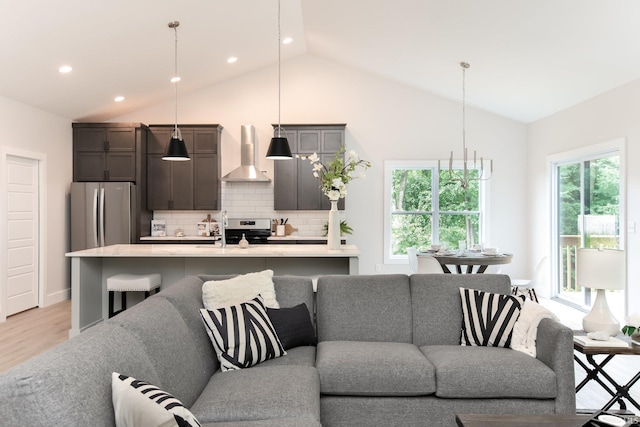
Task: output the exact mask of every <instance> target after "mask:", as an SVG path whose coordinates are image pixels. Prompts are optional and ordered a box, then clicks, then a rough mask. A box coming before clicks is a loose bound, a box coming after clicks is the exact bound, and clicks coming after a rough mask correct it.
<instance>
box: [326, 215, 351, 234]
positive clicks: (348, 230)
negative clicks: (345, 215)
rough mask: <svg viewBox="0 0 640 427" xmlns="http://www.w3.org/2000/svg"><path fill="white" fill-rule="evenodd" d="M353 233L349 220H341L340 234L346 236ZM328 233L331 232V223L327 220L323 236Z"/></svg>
mask: <svg viewBox="0 0 640 427" xmlns="http://www.w3.org/2000/svg"><path fill="white" fill-rule="evenodd" d="M351 233H353V228H351V227H350V226H349V224H347V221H345V220H344V219H343V220H341V221H340V235H341V236H344V235H345V234H351ZM327 234H329V223H328V222H326V223H325V224H324V234H323V236H326V235H327Z"/></svg>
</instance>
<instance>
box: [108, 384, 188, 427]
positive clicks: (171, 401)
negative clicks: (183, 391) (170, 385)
mask: <svg viewBox="0 0 640 427" xmlns="http://www.w3.org/2000/svg"><path fill="white" fill-rule="evenodd" d="M111 396H112V399H113V409H114V414H115V419H116V427H148V426H158V427H174V426H175V427H200V423H199V422H198V420H196V417H194V416H193V414H192V413H191V411H189V410H188V409H187V408H185V407H184V406H183V405H182V402H180V401H179V400H178V399H176V398H175V397H173V396H172V395H170V394H169V393H167V392H165V391H162V390H160V389H159V388H158V387H156V386H154V385H151V384H149V383H147V382H144V381H140V380H136V379H135V378H133V377H128V376H126V375H122V374H119V373H117V372H114V373H112V374H111Z"/></svg>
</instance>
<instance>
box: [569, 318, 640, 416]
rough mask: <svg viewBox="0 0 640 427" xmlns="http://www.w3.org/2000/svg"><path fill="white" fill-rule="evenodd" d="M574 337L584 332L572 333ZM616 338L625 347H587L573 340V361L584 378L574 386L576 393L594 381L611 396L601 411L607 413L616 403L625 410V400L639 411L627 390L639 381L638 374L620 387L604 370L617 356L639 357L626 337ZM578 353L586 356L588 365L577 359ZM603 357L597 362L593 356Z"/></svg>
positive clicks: (637, 347)
mask: <svg viewBox="0 0 640 427" xmlns="http://www.w3.org/2000/svg"><path fill="white" fill-rule="evenodd" d="M575 335H584V331H574V336H575ZM618 338H620V339H623V340H624V341H626V342H627V346H625V347H607V346H606V345H603V346H591V345H589V346H587V345H584V344H583V343H581V342H580V341H577V340H576V339H575V338H574V340H573V349H574V354H573V358H574V360H575V361H576V362H577V363H578V364H579V365H580V366H581V367H582V369H584V371H585V373H586V376H585V378H584V379H583V380H582V381H581V382H580V384H578V385H577V386H576V393H577V392H579V391H580V390H581V389H582V388H583V387H584V386H585V385H586V384H587V383H588V382H589V381H596V382H597V383H598V384H600V386H602V388H603V389H605V390H606V391H607V393H609V394H610V395H611V400H609V401H608V402H607V403H606V404H605V405H604V406H603V407H602V410H603V411H608V410H609V409H611V407H612V406H613V405H615V403H616V402H618V404H619V405H620V409H621V410H626V409H627V407H626V404H625V402H624V400H623V399H626V400H627V401H628V402H629V403H631V404H632V405H633V406H635V407H636V409H637V410H639V411H640V404H638V402H636V401H635V400H634V399H633V398H632V397H631V396H630V395H629V390H630V389H631V387H633V385H634V384H635V383H636V382H638V380H640V372H638V373H636V374H635V375H634V376H633V378H631V379H630V380H629V382H627V383H626V384H624V385H620V384H618V383H617V381H616V380H615V379H614V378H612V377H611V375H609V374H608V373H607V372H606V370H605V368H606V366H607V364H608V363H609V362H610V361H611V359H613V358H614V356H616V355H619V354H626V355H634V354H635V355H640V346H638V345H636V344H633V343H631V341H630V340H629V339H628V338H627V337H622V336H618ZM578 353H582V354H584V355H585V356H586V359H587V362H588V363H589V364H588V365H587V364H586V363H584V362H583V361H582V360H581V359H580V358H579V357H578ZM596 355H603V356H605V357H604V359H602V360H600V361H597V360H595V358H594V356H596Z"/></svg>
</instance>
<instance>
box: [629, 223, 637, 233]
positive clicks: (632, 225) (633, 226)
mask: <svg viewBox="0 0 640 427" xmlns="http://www.w3.org/2000/svg"><path fill="white" fill-rule="evenodd" d="M635 232H636V223H635V222H634V221H629V222H627V233H635Z"/></svg>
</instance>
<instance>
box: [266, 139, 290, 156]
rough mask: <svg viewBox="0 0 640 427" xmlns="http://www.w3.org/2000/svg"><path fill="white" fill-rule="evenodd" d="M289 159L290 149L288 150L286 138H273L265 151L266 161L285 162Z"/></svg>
mask: <svg viewBox="0 0 640 427" xmlns="http://www.w3.org/2000/svg"><path fill="white" fill-rule="evenodd" d="M291 157H292V156H291V148H289V141H287V138H285V137H282V136H274V137H273V138H271V143H270V144H269V149H268V150H267V159H273V160H286V159H290V158H291Z"/></svg>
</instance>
